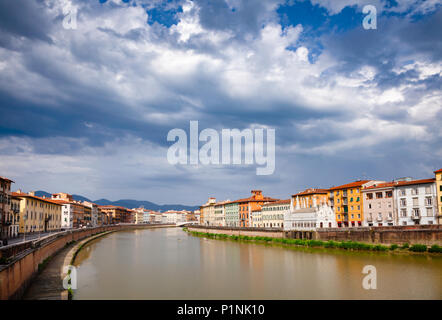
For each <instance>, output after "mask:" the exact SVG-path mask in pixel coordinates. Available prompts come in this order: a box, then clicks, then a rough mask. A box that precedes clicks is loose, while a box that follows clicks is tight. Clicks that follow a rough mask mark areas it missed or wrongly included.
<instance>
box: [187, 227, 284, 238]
mask: <svg viewBox="0 0 442 320" xmlns="http://www.w3.org/2000/svg"><path fill="white" fill-rule="evenodd" d="M188 229H189V230H190V231H196V232H204V233H216V234H227V235H229V236H240V235H241V236H249V237H272V238H282V237H284V233H283V232H282V230H281V229H266V228H235V227H207V226H189V227H188Z"/></svg>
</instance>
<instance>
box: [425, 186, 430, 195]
mask: <svg viewBox="0 0 442 320" xmlns="http://www.w3.org/2000/svg"><path fill="white" fill-rule="evenodd" d="M425 193H426V194H429V193H431V187H430V186H426V187H425Z"/></svg>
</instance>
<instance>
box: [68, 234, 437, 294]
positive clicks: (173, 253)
mask: <svg viewBox="0 0 442 320" xmlns="http://www.w3.org/2000/svg"><path fill="white" fill-rule="evenodd" d="M367 264H371V265H374V266H375V267H376V268H377V276H378V282H377V283H378V285H377V287H378V289H377V290H364V289H363V288H362V279H363V277H364V276H365V275H364V274H362V269H363V267H364V266H365V265H367ZM76 265H77V266H78V267H79V270H78V287H79V289H78V290H76V292H75V294H74V298H75V299H441V298H442V285H441V283H442V281H441V280H442V279H441V272H440V271H441V270H442V269H441V267H442V258H441V257H435V256H423V255H399V254H395V255H390V254H385V253H381V254H379V253H372V252H347V251H343V250H332V251H330V250H325V249H309V248H289V247H284V246H270V245H262V244H253V243H240V242H233V241H228V240H225V241H222V240H213V239H205V238H198V237H193V236H189V235H187V234H186V233H184V232H183V231H182V230H180V229H177V228H168V229H156V230H148V229H146V230H135V231H127V232H117V233H112V234H110V235H107V236H105V237H104V238H101V239H98V240H96V241H93V242H91V243H90V244H89V245H88V246H87V247H86V248H85V249H84V250H82V251H81V252H80V253H79V255H78V257H77V259H76Z"/></svg>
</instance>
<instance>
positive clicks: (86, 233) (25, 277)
mask: <svg viewBox="0 0 442 320" xmlns="http://www.w3.org/2000/svg"><path fill="white" fill-rule="evenodd" d="M152 227H154V228H155V227H171V225H115V226H103V227H97V228H88V229H78V230H72V231H64V232H59V233H56V234H54V235H49V236H46V237H44V238H41V239H39V240H31V241H26V242H24V243H20V244H16V245H9V246H5V247H2V248H0V259H3V260H5V259H8V263H7V264H2V265H0V300H6V299H19V298H21V297H22V295H23V293H24V291H25V290H26V288H27V287H28V286H29V283H30V282H31V281H32V279H33V278H34V277H35V275H36V274H37V272H38V268H39V265H40V264H42V263H43V262H44V261H45V260H46V259H48V258H50V257H51V256H53V255H54V254H56V253H57V252H58V251H59V250H60V249H62V248H64V247H65V246H66V245H67V244H69V243H70V242H72V241H78V240H81V239H85V238H87V237H90V236H93V235H95V234H98V233H101V232H106V231H119V230H125V229H138V228H152ZM173 227H175V226H173Z"/></svg>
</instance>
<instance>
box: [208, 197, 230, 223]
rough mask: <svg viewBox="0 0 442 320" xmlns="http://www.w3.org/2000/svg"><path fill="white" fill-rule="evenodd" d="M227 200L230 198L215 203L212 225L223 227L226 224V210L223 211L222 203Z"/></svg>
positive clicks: (227, 201)
mask: <svg viewBox="0 0 442 320" xmlns="http://www.w3.org/2000/svg"><path fill="white" fill-rule="evenodd" d="M229 202H230V200H226V201H221V202H217V203H215V206H214V211H213V220H212V225H214V226H217V227H225V226H226V212H225V207H224V205H225V204H226V203H229Z"/></svg>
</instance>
